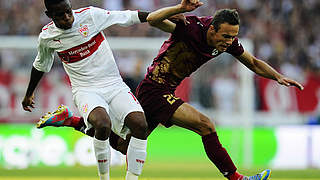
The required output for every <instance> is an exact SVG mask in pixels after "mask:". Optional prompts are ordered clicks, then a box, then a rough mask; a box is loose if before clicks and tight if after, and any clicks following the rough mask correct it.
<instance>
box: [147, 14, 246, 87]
mask: <svg viewBox="0 0 320 180" xmlns="http://www.w3.org/2000/svg"><path fill="white" fill-rule="evenodd" d="M186 18H187V20H188V21H189V22H190V24H188V25H184V24H183V23H177V26H176V28H175V31H174V32H173V33H172V34H171V36H170V38H169V39H168V40H167V41H165V42H164V43H163V45H162V46H161V49H160V51H159V54H158V56H157V57H156V58H155V59H154V60H153V63H152V65H151V66H150V67H148V71H147V75H146V78H147V79H151V80H153V81H154V82H157V83H159V84H163V85H166V86H168V87H169V88H170V89H171V88H172V89H175V88H176V87H177V86H178V85H179V84H180V82H181V81H182V80H183V79H184V78H185V77H188V76H190V75H191V73H193V72H194V71H196V70H197V69H198V68H199V67H200V66H201V65H202V64H204V63H206V62H208V61H209V60H210V59H212V58H214V57H217V56H218V55H220V54H221V52H218V50H216V49H215V48H214V47H211V46H208V44H207V31H208V29H209V26H210V24H211V22H212V20H213V19H212V17H211V16H207V17H197V16H187V17H186ZM226 52H227V53H229V54H231V55H233V56H240V55H241V54H242V53H243V52H244V49H243V47H242V45H241V44H240V43H239V42H238V39H237V38H235V40H234V41H233V43H232V45H231V46H229V47H228V49H227V50H226Z"/></svg>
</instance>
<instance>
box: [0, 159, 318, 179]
mask: <svg viewBox="0 0 320 180" xmlns="http://www.w3.org/2000/svg"><path fill="white" fill-rule="evenodd" d="M262 170H263V169H257V170H244V169H240V170H239V171H240V172H241V173H243V174H248V175H253V174H256V173H257V172H260V171H262ZM110 172H111V178H112V179H115V180H116V179H121V178H122V179H123V178H124V176H125V166H118V167H111V169H110ZM49 177H50V178H49ZM271 177H272V180H303V179H308V180H316V179H318V180H319V179H320V171H319V170H316V169H314V170H313V169H308V170H273V171H272V176H271ZM14 179H17V180H18V179H19V180H29V179H30V180H31V179H35V180H37V179H38V180H42V179H48V180H56V179H57V180H58V179H67V180H73V179H79V180H82V179H88V180H91V179H97V169H96V167H95V166H93V167H83V166H77V167H54V168H48V167H46V168H45V167H41V168H38V167H37V168H28V169H24V170H7V169H0V180H14ZM148 179H156V180H165V179H168V180H169V179H172V180H178V179H189V180H196V179H213V180H223V179H224V178H223V176H222V175H221V174H220V173H219V172H218V171H217V169H216V168H215V167H213V166H212V165H211V164H210V163H203V162H180V163H176V162H175V163H173V162H157V163H154V162H152V163H151V162H149V163H146V165H145V167H144V169H143V174H142V176H141V180H148Z"/></svg>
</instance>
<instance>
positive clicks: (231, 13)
mask: <svg viewBox="0 0 320 180" xmlns="http://www.w3.org/2000/svg"><path fill="white" fill-rule="evenodd" d="M223 23H228V24H230V25H239V24H240V18H239V14H238V12H237V10H235V9H220V10H218V11H217V12H216V13H215V14H214V16H213V21H212V23H211V24H212V25H213V27H214V29H215V30H216V31H218V30H219V28H220V24H223Z"/></svg>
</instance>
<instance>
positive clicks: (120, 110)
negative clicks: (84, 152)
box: [73, 83, 143, 139]
mask: <svg viewBox="0 0 320 180" xmlns="http://www.w3.org/2000/svg"><path fill="white" fill-rule="evenodd" d="M73 98H74V102H75V105H76V106H77V108H78V110H79V112H80V115H81V116H82V117H83V118H84V122H85V124H86V126H87V129H86V131H87V130H88V129H90V128H92V125H91V124H90V123H89V122H88V116H89V114H90V112H91V111H92V110H93V109H94V108H96V107H103V108H105V110H106V111H107V113H108V115H109V117H110V119H111V130H112V131H113V132H114V133H116V134H118V135H119V136H120V137H122V138H124V139H125V138H126V135H127V134H128V133H129V132H130V130H129V128H128V127H126V126H124V120H125V117H126V116H127V115H128V114H129V113H130V112H136V111H138V112H143V110H142V107H141V106H140V103H139V102H138V100H137V99H136V97H135V96H134V95H133V94H132V92H131V91H130V89H129V88H128V86H126V85H125V84H124V83H123V84H121V85H118V86H113V87H112V88H110V87H108V88H97V89H91V88H90V89H85V90H84V89H82V90H78V91H76V92H75V93H74V94H73Z"/></svg>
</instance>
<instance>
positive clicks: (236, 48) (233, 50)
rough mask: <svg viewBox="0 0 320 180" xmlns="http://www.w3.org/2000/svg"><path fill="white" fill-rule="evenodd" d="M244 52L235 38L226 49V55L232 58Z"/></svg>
mask: <svg viewBox="0 0 320 180" xmlns="http://www.w3.org/2000/svg"><path fill="white" fill-rule="evenodd" d="M243 52H244V48H243V46H242V44H241V43H240V42H239V40H238V38H235V39H234V41H233V42H232V44H231V46H229V47H228V49H227V53H229V54H231V55H233V56H240V55H241V54H242V53H243Z"/></svg>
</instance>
